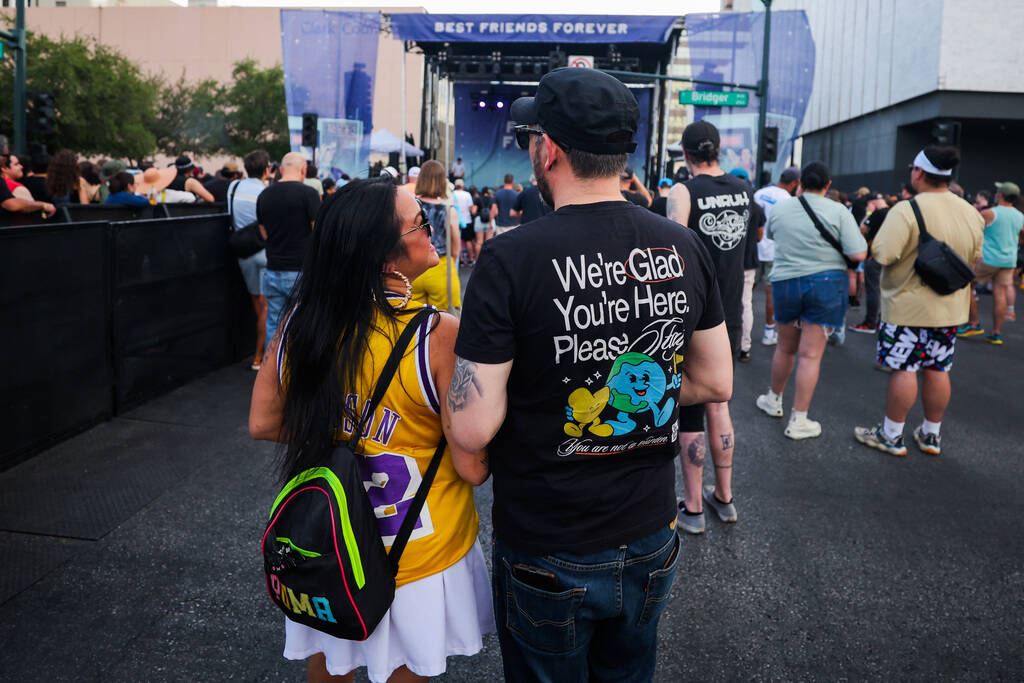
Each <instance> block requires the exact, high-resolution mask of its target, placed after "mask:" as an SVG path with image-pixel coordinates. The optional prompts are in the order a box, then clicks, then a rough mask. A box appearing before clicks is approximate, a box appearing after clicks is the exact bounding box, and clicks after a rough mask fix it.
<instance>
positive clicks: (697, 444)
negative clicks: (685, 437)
mask: <svg viewBox="0 0 1024 683" xmlns="http://www.w3.org/2000/svg"><path fill="white" fill-rule="evenodd" d="M706 453H707V451H706V450H705V447H704V438H703V437H700V436H698V437H697V438H696V439H694V440H693V441H691V442H690V445H689V446H687V448H686V459H687V460H689V461H690V464H691V465H693V466H694V467H704V456H705V454H706Z"/></svg>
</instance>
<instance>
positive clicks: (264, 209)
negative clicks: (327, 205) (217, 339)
mask: <svg viewBox="0 0 1024 683" xmlns="http://www.w3.org/2000/svg"><path fill="white" fill-rule="evenodd" d="M305 180H306V159H305V158H304V157H303V156H302V155H301V154H299V153H298V152H289V153H288V154H285V155H284V158H283V159H282V160H281V180H279V181H278V182H276V183H274V184H273V185H271V186H270V187H268V188H267V189H265V190H263V192H261V193H260V194H259V197H258V198H257V199H256V220H258V221H259V223H260V230H261V232H263V238H264V239H265V240H266V241H267V269H266V270H264V271H263V296H265V297H266V298H267V344H268V345H269V344H270V341H271V340H272V339H273V338H274V332H275V331H277V326H278V323H280V321H281V314H282V313H283V312H284V306H285V304H286V303H287V301H288V295H289V294H290V293H291V291H292V287H294V286H295V281H296V280H298V279H299V271H301V270H302V260H303V259H304V258H305V256H306V244H307V243H308V242H309V235H310V233H311V232H312V230H313V221H314V220H316V214H317V211H319V210H320V194H319V193H318V192H317V191H316V190H314V189H313V188H312V187H310V186H309V185H306V183H305Z"/></svg>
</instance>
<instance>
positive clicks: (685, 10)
mask: <svg viewBox="0 0 1024 683" xmlns="http://www.w3.org/2000/svg"><path fill="white" fill-rule="evenodd" d="M218 4H219V5H221V6H224V5H240V6H246V7H314V6H315V7H355V8H363V9H369V8H371V7H372V5H370V4H369V3H367V2H366V0H363V1H362V2H358V1H355V0H315V1H311V0H219V1H218ZM641 5H642V6H641V7H638V8H637V9H636V11H629V10H628V9H627V8H625V7H623V6H622V4H621V3H618V4H617V3H611V2H609V3H600V6H598V3H583V2H565V3H552V2H551V0H516V1H515V2H513V3H507V4H503V3H501V2H495V3H493V4H491V3H486V2H481V1H480V0H421V1H420V2H406V3H403V2H389V3H387V4H386V5H385V4H382V5H379V6H380V7H381V8H385V7H386V8H388V9H397V8H420V7H425V8H426V10H427V11H428V12H433V13H435V14H488V13H492V14H493V13H499V14H668V15H675V16H680V15H683V14H689V13H691V12H717V11H718V10H719V9H720V8H721V6H722V3H721V0H645V2H643V3H641Z"/></svg>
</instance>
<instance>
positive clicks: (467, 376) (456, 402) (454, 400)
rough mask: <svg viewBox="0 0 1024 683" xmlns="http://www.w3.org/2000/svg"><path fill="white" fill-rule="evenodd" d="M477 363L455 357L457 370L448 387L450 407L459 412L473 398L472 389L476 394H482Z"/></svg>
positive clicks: (454, 411)
mask: <svg viewBox="0 0 1024 683" xmlns="http://www.w3.org/2000/svg"><path fill="white" fill-rule="evenodd" d="M476 367H477V366H476V363H474V362H473V361H468V360H465V359H464V358H458V357H456V358H455V371H454V373H453V374H452V383H451V386H450V387H449V388H448V409H449V410H451V411H452V412H453V413H457V412H459V411H460V410H462V409H463V408H465V407H466V404H468V403H469V401H470V400H471V399H472V398H473V396H472V395H471V393H470V392H471V391H472V392H475V394H476V396H480V395H481V391H480V383H479V382H478V381H477V379H476Z"/></svg>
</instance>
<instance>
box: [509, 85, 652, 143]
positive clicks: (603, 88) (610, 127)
mask: <svg viewBox="0 0 1024 683" xmlns="http://www.w3.org/2000/svg"><path fill="white" fill-rule="evenodd" d="M509 116H510V118H511V119H512V120H513V121H515V122H516V123H518V124H527V125H529V124H534V123H536V124H540V126H541V127H542V128H543V129H544V132H545V133H547V134H548V135H550V136H551V138H552V139H554V140H556V141H558V142H560V143H562V144H563V145H565V146H567V147H570V148H572V149H579V150H583V151H584V152H591V153H593V154H629V153H632V152H634V151H635V150H636V143H635V142H634V141H633V136H634V135H636V129H637V126H638V124H639V121H640V108H639V107H638V106H637V103H636V98H635V97H633V93H631V92H630V91H629V88H627V87H626V86H625V85H623V84H622V81H620V80H619V79H617V78H615V77H614V76H609V75H608V74H606V73H603V72H601V71H595V70H594V69H580V68H575V67H565V68H562V69H555V70H554V71H550V72H548V73H547V74H545V75H544V77H543V78H541V79H540V83H539V84H538V85H537V96H536V97H520V98H519V99H517V100H516V101H515V102H513V103H512V107H511V108H510V109H509Z"/></svg>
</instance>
